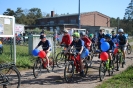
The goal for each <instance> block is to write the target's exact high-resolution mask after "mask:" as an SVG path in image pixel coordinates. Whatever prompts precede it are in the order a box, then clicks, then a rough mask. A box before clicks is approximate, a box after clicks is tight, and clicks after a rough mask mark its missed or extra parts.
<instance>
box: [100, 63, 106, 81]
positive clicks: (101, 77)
mask: <svg viewBox="0 0 133 88" xmlns="http://www.w3.org/2000/svg"><path fill="white" fill-rule="evenodd" d="M106 70H107V69H106V65H105V62H101V63H100V67H99V78H100V81H102V80H103V79H104V76H105V73H106Z"/></svg>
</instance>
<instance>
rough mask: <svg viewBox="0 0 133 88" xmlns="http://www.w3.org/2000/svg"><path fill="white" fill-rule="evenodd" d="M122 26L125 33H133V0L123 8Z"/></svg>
mask: <svg viewBox="0 0 133 88" xmlns="http://www.w3.org/2000/svg"><path fill="white" fill-rule="evenodd" d="M122 26H123V27H124V28H125V31H126V32H127V33H129V34H133V0H131V2H130V3H129V5H128V7H127V8H126V9H125V15H124V19H123V25H122Z"/></svg>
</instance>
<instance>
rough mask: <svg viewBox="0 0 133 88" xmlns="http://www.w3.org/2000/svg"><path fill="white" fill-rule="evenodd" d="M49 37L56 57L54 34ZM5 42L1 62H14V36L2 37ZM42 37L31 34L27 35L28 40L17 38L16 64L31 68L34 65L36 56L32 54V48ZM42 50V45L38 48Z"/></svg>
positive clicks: (53, 54) (0, 57)
mask: <svg viewBox="0 0 133 88" xmlns="http://www.w3.org/2000/svg"><path fill="white" fill-rule="evenodd" d="M47 39H48V40H49V41H50V44H51V47H52V53H51V56H52V57H53V58H55V56H56V55H55V54H56V51H54V50H56V47H55V42H56V41H54V38H53V36H47ZM1 41H2V43H3V46H2V47H3V53H2V54H1V55H0V63H6V62H7V63H8V62H13V52H14V51H13V38H2V39H1ZM39 41H40V38H39V35H29V36H26V40H25V41H24V39H23V37H21V40H17V38H16V65H17V66H19V67H22V68H23V67H26V68H31V67H32V66H33V61H34V60H35V58H36V57H33V56H32V50H33V49H34V48H35V47H36V46H37V44H38V43H39ZM38 49H39V50H42V47H41V46H40V47H39V48H38Z"/></svg>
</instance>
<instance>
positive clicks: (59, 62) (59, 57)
mask: <svg viewBox="0 0 133 88" xmlns="http://www.w3.org/2000/svg"><path fill="white" fill-rule="evenodd" d="M65 58H66V57H65V55H64V54H63V53H58V54H57V56H56V65H57V66H58V67H59V68H62V67H64V66H65V63H66V59H65Z"/></svg>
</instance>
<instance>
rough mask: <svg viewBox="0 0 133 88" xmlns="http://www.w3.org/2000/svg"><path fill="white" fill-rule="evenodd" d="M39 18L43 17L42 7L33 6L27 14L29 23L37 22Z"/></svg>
mask: <svg viewBox="0 0 133 88" xmlns="http://www.w3.org/2000/svg"><path fill="white" fill-rule="evenodd" d="M38 18H42V12H41V9H39V8H31V9H30V10H29V13H28V14H27V19H28V21H29V22H30V23H28V24H29V25H31V24H35V20H36V19H38Z"/></svg>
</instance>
